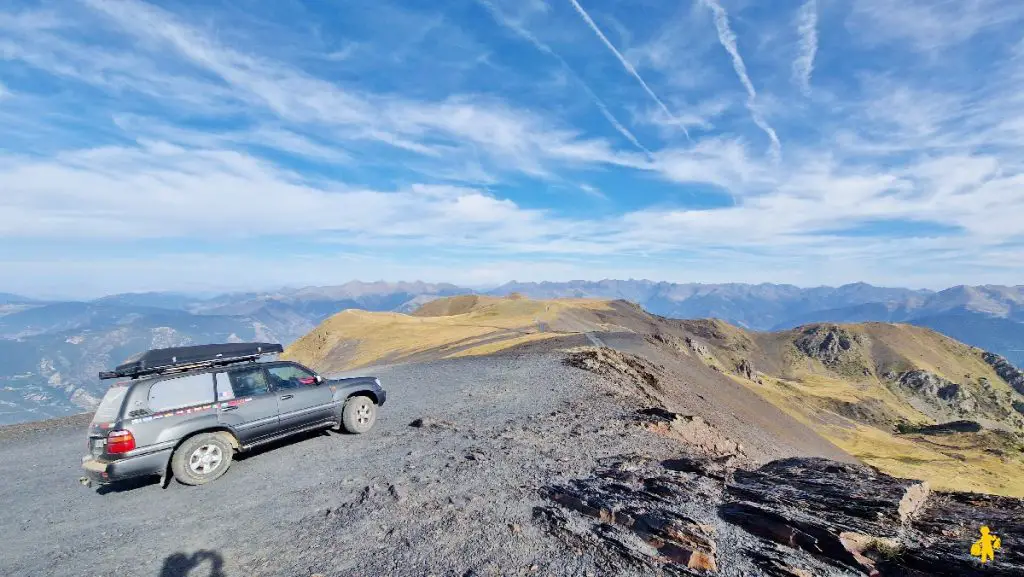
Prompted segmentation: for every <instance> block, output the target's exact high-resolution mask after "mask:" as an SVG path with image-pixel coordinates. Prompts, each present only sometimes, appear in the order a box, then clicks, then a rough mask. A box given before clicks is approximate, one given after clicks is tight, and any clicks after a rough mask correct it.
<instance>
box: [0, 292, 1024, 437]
mask: <svg viewBox="0 0 1024 577" xmlns="http://www.w3.org/2000/svg"><path fill="white" fill-rule="evenodd" d="M513 292H519V293H520V294H523V295H524V296H528V297H534V298H544V297H551V296H564V297H574V296H583V297H590V298H597V299H607V298H623V299H626V300H629V301H631V302H634V303H637V304H638V305H640V306H641V307H643V308H644V309H645V310H647V311H648V312H651V313H653V314H656V315H660V316H664V317H669V318H709V317H712V318H722V319H724V320H726V321H728V322H730V323H733V324H736V325H738V326H741V327H745V328H748V329H756V330H783V329H788V328H792V327H795V326H798V325H802V324H806V323H809V322H820V321H831V322H851V321H857V322H860V321H899V322H908V323H911V324H916V325H918V326H927V327H930V328H933V329H936V330H939V331H940V332H942V333H943V334H946V335H948V336H951V337H954V338H956V339H958V340H960V341H963V342H965V343H968V344H971V345H974V346H978V347H981V348H983V349H985V350H988V351H991V352H993V353H997V354H1000V355H1002V356H1004V357H1005V358H1006V359H1007V360H1008V361H1009V362H1011V363H1013V364H1015V365H1017V366H1021V365H1024V322H1022V320H1021V319H1022V316H1021V315H1022V314H1024V312H1022V311H1024V307H1022V305H1021V303H1022V302H1024V297H1022V295H1024V287H1022V286H999V285H982V286H978V287H969V286H959V287H950V288H948V289H944V290H942V291H930V290H927V289H901V288H893V287H875V286H873V285H869V284H867V283H851V284H847V285H841V286H839V287H828V286H819V287H810V288H801V287H797V286H795V285H787V284H772V283H760V284H757V285H750V284H742V283H726V284H701V283H688V284H680V283H670V282H667V281H652V280H646V279H641V280H634V279H629V280H616V279H604V280H601V281H582V280H580V281H570V282H543V283H506V284H505V285H502V286H500V287H494V288H491V289H489V290H472V289H469V288H465V287H459V286H457V285H454V284H448V283H429V282H421V281H412V282H385V281H374V282H361V281H352V282H349V283H344V284H341V285H335V286H325V287H316V286H307V287H300V288H282V289H277V290H272V291H250V292H236V293H226V294H220V295H201V294H189V293H180V292H144V293H122V294H117V295H109V296H106V297H102V298H99V299H94V300H91V301H56V302H54V301H46V300H32V299H29V298H26V297H20V296H19V297H18V299H19V300H21V301H25V302H19V303H17V304H0V422H13V421H17V420H25V419H32V418H39V417H40V416H57V415H59V414H62V412H61V411H63V412H65V413H66V412H68V411H77V410H81V408H82V406H81V404H80V403H78V404H76V403H75V402H73V401H72V397H73V396H75V395H77V396H76V397H75V398H76V399H78V400H79V401H81V400H83V399H88V398H92V397H96V396H97V395H100V394H102V389H103V387H102V385H101V384H100V383H99V381H98V380H96V379H95V372H96V371H94V370H93V369H94V368H95V367H94V366H93V365H95V364H96V363H95V362H93V361H92V360H91V359H90V358H89V357H90V355H97V356H98V358H101V359H107V358H109V359H111V360H112V361H113V362H119V361H121V360H123V359H121V358H117V357H118V355H121V354H122V351H126V352H125V356H128V355H129V354H134V353H136V352H138V351H139V350H144V349H147V348H154V347H158V346H177V345H185V344H202V343H209V342H219V341H223V340H224V339H232V338H238V339H247V338H257V337H258V338H259V339H261V340H275V341H278V342H281V343H282V344H288V343H291V342H293V341H294V340H296V339H298V338H299V337H301V336H302V335H304V334H306V333H308V332H309V331H311V330H313V329H314V328H315V327H316V326H317V324H319V323H320V322H322V321H323V320H325V319H327V318H329V317H330V316H331V315H333V314H335V313H337V312H339V311H341V310H344V309H358V310H370V311H395V312H410V311H413V310H415V309H417V308H418V307H420V306H422V305H424V304H426V303H428V302H430V301H432V300H434V299H437V298H441V297H446V296H453V295H459V294H477V295H484V296H488V295H489V296H504V295H507V294H510V293H513ZM210 317H217V320H213V319H211V318H210ZM132 347H136V348H137V349H138V350H130V351H129V349H131V348H132ZM81 350H88V351H89V354H88V355H86V354H81V352H80V351H81ZM58 373H59V374H58ZM55 374H57V377H56V378H55V377H54V375H55ZM57 379H59V381H57ZM51 380H53V382H51ZM56 382H59V383H60V384H59V386H58V385H57V384H55V383H56ZM37 410H38V411H42V412H34V411H37Z"/></svg>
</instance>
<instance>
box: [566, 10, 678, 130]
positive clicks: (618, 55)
mask: <svg viewBox="0 0 1024 577" xmlns="http://www.w3.org/2000/svg"><path fill="white" fill-rule="evenodd" d="M569 1H570V2H572V5H573V8H575V9H576V12H577V13H579V15H580V17H581V18H583V21H584V22H586V23H587V25H588V26H590V29H591V30H593V31H594V33H595V34H597V37H598V38H600V39H601V42H604V45H605V46H607V47H608V50H611V51H612V54H614V55H615V57H616V58H618V59H619V62H621V63H622V66H623V67H624V68H625V69H626V72H629V73H630V74H632V75H633V78H636V81H637V82H639V83H640V86H641V87H643V89H644V91H645V92H647V95H648V96H650V97H651V98H652V99H653V100H654V102H656V103H657V104H658V106H660V107H661V109H662V110H663V111H664V112H665V114H667V115H668V117H669V118H670V119H672V121H673V122H675V123H676V124H677V125H678V126H679V127H680V128H682V129H683V134H685V135H686V138H687V139H689V138H690V132H689V131H688V130H686V126H685V125H683V124H680V123H679V121H678V120H676V117H675V115H674V114H672V112H671V111H670V110H669V109H668V106H665V103H664V102H662V101H661V99H660V98H658V95H657V94H655V93H654V91H653V90H651V87H650V86H648V85H647V83H646V82H644V79H643V78H642V77H641V76H640V74H639V73H638V72H637V71H636V68H633V65H632V64H630V63H629V61H627V60H626V59H625V58H623V56H622V54H621V53H620V52H619V51H618V50H617V49H616V48H615V46H614V45H613V44H612V43H611V41H610V40H608V37H607V36H605V35H604V32H601V29H600V28H598V27H597V24H595V23H594V20H593V19H591V18H590V15H589V14H587V11H586V10H584V9H583V6H580V3H579V2H577V0H569Z"/></svg>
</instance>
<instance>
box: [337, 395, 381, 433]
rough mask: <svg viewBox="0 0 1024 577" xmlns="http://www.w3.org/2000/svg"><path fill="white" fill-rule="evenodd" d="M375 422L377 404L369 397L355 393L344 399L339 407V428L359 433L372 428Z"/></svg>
mask: <svg viewBox="0 0 1024 577" xmlns="http://www.w3.org/2000/svg"><path fill="white" fill-rule="evenodd" d="M376 422H377V404H376V403H374V402H373V399H371V398H370V397H364V396H363V395H357V396H354V397H349V398H348V400H347V401H345V407H344V408H342V409H341V428H342V429H343V430H345V431H347V432H349V433H352V434H354V435H359V434H362V433H365V432H366V431H369V430H370V429H372V428H373V424H374V423H376Z"/></svg>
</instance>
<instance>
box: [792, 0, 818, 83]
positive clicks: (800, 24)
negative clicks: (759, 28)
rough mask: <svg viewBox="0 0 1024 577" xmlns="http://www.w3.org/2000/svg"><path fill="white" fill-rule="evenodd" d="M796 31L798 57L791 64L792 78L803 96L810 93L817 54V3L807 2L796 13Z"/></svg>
mask: <svg viewBox="0 0 1024 577" xmlns="http://www.w3.org/2000/svg"><path fill="white" fill-rule="evenodd" d="M796 25H797V31H798V32H799V33H800V55H799V56H797V59H796V60H795V61H794V62H793V77H794V78H795V79H796V82H797V84H798V85H799V86H800V90H802V91H803V93H804V94H810V92H811V74H813V73H814V57H815V55H816V54H817V53H818V2H817V0H807V2H805V3H804V5H803V6H801V7H800V11H799V12H798V13H797V20H796Z"/></svg>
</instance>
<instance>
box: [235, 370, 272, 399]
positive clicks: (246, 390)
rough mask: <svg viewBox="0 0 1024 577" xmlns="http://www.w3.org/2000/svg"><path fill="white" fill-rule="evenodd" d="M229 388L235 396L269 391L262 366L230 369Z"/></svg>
mask: <svg viewBox="0 0 1024 577" xmlns="http://www.w3.org/2000/svg"><path fill="white" fill-rule="evenodd" d="M231 388H232V389H233V390H234V393H235V397H252V396H255V395H265V394H267V393H269V392H270V387H269V386H268V385H267V377H266V375H265V374H264V373H263V368H262V367H259V368H254V369H242V370H240V371H231Z"/></svg>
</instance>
